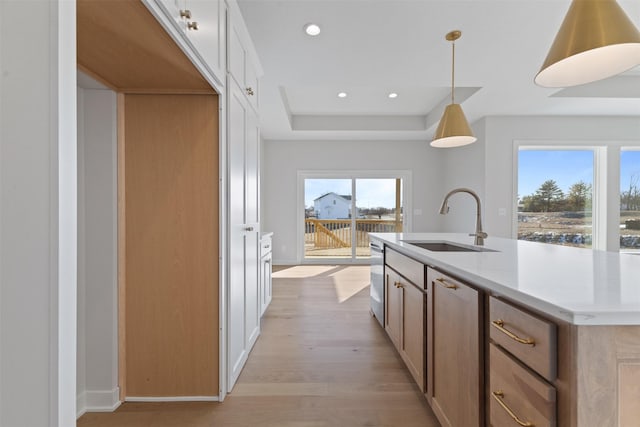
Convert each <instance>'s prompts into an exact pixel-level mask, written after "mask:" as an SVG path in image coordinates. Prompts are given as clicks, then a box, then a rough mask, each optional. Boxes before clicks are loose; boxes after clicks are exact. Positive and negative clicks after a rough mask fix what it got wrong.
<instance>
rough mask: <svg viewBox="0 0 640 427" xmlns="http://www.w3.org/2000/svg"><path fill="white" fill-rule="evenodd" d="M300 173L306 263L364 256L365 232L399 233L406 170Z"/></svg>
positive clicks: (363, 257)
mask: <svg viewBox="0 0 640 427" xmlns="http://www.w3.org/2000/svg"><path fill="white" fill-rule="evenodd" d="M389 174H391V177H384V176H382V177H381V176H380V173H379V172H377V173H373V172H371V173H365V172H360V173H358V174H355V173H354V175H353V176H350V177H348V178H344V177H339V176H338V177H336V174H335V173H328V172H327V173H322V172H301V173H299V188H301V190H302V200H304V209H303V212H304V213H303V215H302V216H303V226H302V227H301V229H302V230H303V232H302V234H303V236H304V237H302V239H301V240H302V241H303V242H304V243H303V251H302V258H303V259H304V260H305V261H310V262H315V261H318V262H326V261H327V260H332V261H337V262H339V261H340V260H343V261H347V262H351V261H355V260H368V259H369V257H370V256H371V252H370V249H369V233H375V232H380V233H382V232H401V231H402V230H403V229H404V228H405V226H404V220H405V218H404V216H403V201H404V197H403V191H406V190H405V187H406V185H405V181H406V174H403V173H389Z"/></svg>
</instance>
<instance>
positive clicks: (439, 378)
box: [427, 269, 484, 427]
mask: <svg viewBox="0 0 640 427" xmlns="http://www.w3.org/2000/svg"><path fill="white" fill-rule="evenodd" d="M427 279H428V282H429V283H428V284H429V289H430V292H429V294H430V296H431V298H430V304H431V313H432V319H431V322H430V337H429V338H430V339H429V350H428V353H427V354H428V355H430V356H431V363H430V364H429V368H430V369H429V372H428V375H427V376H428V378H429V395H430V397H431V406H432V408H433V410H434V412H435V414H436V416H437V417H438V420H439V421H440V423H441V424H442V425H443V426H445V427H461V426H465V427H473V426H481V425H483V424H482V423H483V420H484V407H483V405H481V398H482V391H481V388H482V387H483V383H484V382H483V373H484V370H483V369H482V368H481V366H482V364H481V363H482V353H481V343H482V341H481V333H480V326H481V325H482V323H481V318H480V316H481V310H480V303H481V298H480V297H481V296H480V293H479V292H478V291H477V290H475V289H473V288H471V287H469V286H466V285H465V284H463V283H460V282H459V281H457V280H454V279H452V278H451V277H448V276H445V275H443V274H441V273H439V272H437V271H435V270H432V269H429V270H428V274H427Z"/></svg>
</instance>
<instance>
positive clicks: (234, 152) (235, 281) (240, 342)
mask: <svg viewBox="0 0 640 427" xmlns="http://www.w3.org/2000/svg"><path fill="white" fill-rule="evenodd" d="M232 87H233V86H232ZM245 110H246V107H245V105H244V100H243V97H242V94H239V93H238V91H237V90H236V91H233V90H232V91H231V92H230V93H229V109H228V120H229V121H228V123H229V125H228V127H227V143H228V148H227V150H228V156H229V163H228V167H229V171H228V173H229V307H228V310H227V312H228V322H229V325H228V330H229V333H228V338H227V339H228V349H227V351H228V371H229V384H228V389H229V390H231V389H232V387H233V385H234V384H235V381H236V379H237V378H238V376H239V375H240V371H241V370H242V367H243V366H244V362H245V361H246V359H247V352H248V350H247V346H246V343H247V340H248V336H247V335H246V328H245V325H246V322H245V317H246V305H245V298H246V289H245V287H246V274H245V253H246V248H247V231H246V225H245V202H244V158H245V131H246V111H245Z"/></svg>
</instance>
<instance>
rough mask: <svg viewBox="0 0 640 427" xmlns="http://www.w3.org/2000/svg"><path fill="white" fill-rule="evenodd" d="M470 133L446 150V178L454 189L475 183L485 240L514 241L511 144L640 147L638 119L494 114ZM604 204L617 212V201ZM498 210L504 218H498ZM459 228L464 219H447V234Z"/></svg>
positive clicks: (614, 171)
mask: <svg viewBox="0 0 640 427" xmlns="http://www.w3.org/2000/svg"><path fill="white" fill-rule="evenodd" d="M474 131H475V132H476V136H478V142H477V143H476V144H474V145H471V146H469V148H468V149H465V148H462V149H454V150H450V151H448V152H447V154H446V156H445V160H444V162H445V165H444V167H445V169H446V173H445V175H446V176H447V182H450V181H451V180H455V181H456V182H457V184H456V185H458V184H459V185H466V184H465V183H477V184H474V185H476V186H477V187H478V190H479V192H480V193H481V194H482V196H483V197H482V200H483V202H484V206H485V207H484V216H483V219H484V223H485V230H486V231H487V232H488V233H489V235H490V236H499V237H513V236H514V233H515V230H513V228H514V227H513V215H514V214H515V213H514V207H515V206H514V200H513V198H514V194H515V190H514V184H515V183H514V166H515V165H514V146H515V144H516V142H520V143H527V142H529V143H531V144H538V145H541V144H549V145H563V144H575V143H577V142H585V143H593V144H596V143H597V144H606V145H608V146H611V147H616V146H621V145H622V146H625V145H629V146H632V145H636V146H637V145H639V144H640V120H638V118H637V117H550V116H544V117H520V116H495V117H487V118H485V119H483V120H481V121H480V122H478V123H477V124H476V125H475V126H474ZM470 162H471V163H470ZM476 162H478V164H476ZM481 162H484V165H482V164H480V163H481ZM609 173H610V174H611V175H612V176H614V177H616V179H617V176H619V172H618V171H616V170H612V169H610V170H609ZM614 181H615V180H614ZM469 185H471V184H469ZM608 203H610V205H611V206H612V207H613V209H614V210H615V209H616V207H615V204H616V203H617V201H616V200H609V201H608ZM453 209H454V208H453V206H452V208H451V210H452V211H453ZM501 209H504V212H505V214H506V215H504V216H502V215H500V214H499V211H500V210H501ZM462 228H464V229H465V230H466V229H468V228H469V224H468V221H467V219H466V218H464V219H463V218H460V217H457V216H454V215H451V214H450V215H448V217H447V220H446V225H445V229H446V230H447V231H453V230H458V231H460V230H461V229H462ZM614 240H615V239H614Z"/></svg>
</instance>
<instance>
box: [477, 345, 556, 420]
mask: <svg viewBox="0 0 640 427" xmlns="http://www.w3.org/2000/svg"><path fill="white" fill-rule="evenodd" d="M489 366H490V367H489V395H488V397H487V398H488V399H489V411H490V413H489V417H490V420H491V423H490V424H491V425H492V426H493V427H508V426H518V425H521V426H535V427H555V426H556V389H555V388H554V387H553V386H552V385H550V384H548V383H547V382H546V381H544V380H543V379H542V378H540V377H539V376H538V375H536V374H534V373H532V372H531V371H530V370H529V369H528V368H527V367H525V366H523V365H522V364H520V363H519V362H518V361H516V360H515V359H514V358H512V357H511V356H509V355H508V354H507V353H505V352H504V351H502V350H501V349H500V348H499V347H497V346H495V345H494V344H493V343H492V344H490V345H489ZM516 420H517V421H516Z"/></svg>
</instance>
